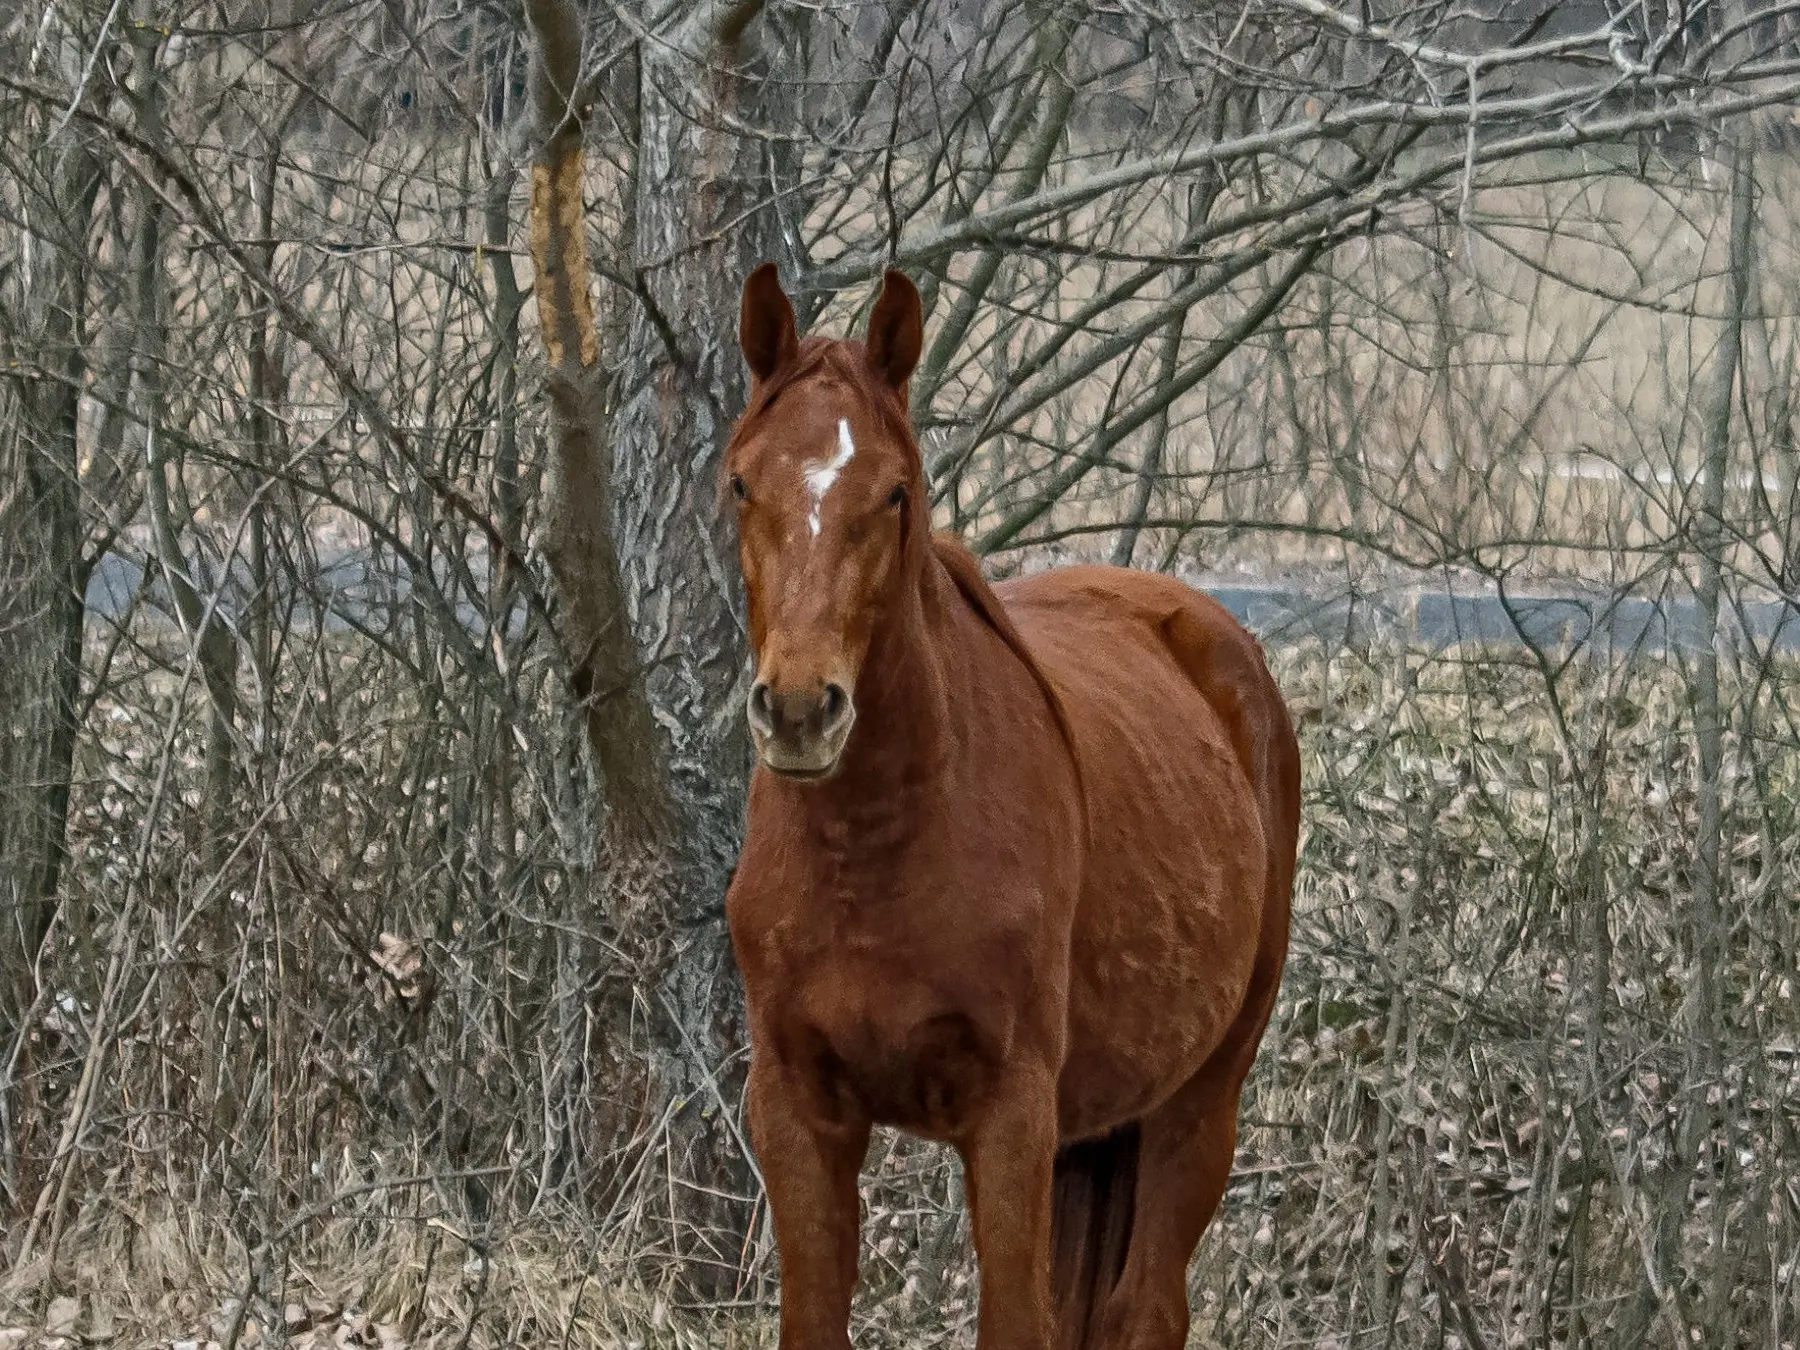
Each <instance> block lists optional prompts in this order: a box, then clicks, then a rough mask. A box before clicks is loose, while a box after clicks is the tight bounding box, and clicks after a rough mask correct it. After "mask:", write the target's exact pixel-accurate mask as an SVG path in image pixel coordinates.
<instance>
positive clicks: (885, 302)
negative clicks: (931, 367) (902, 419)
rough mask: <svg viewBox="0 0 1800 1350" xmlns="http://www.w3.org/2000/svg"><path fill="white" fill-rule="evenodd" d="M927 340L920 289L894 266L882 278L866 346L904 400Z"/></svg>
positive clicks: (877, 370)
mask: <svg viewBox="0 0 1800 1350" xmlns="http://www.w3.org/2000/svg"><path fill="white" fill-rule="evenodd" d="M924 342H925V316H924V312H923V311H922V310H921V308H920V306H919V291H918V288H917V287H915V286H914V285H913V284H912V282H910V281H909V280H907V278H906V274H905V273H904V272H896V271H894V270H893V269H891V268H890V269H889V270H888V273H887V275H886V276H884V277H883V278H882V279H881V298H880V299H879V300H877V301H876V302H875V312H874V313H872V314H870V315H869V336H868V338H867V339H866V340H865V341H864V344H863V346H864V348H865V349H866V350H867V352H868V354H869V364H870V365H871V366H873V367H874V368H875V373H876V374H878V375H880V376H881V377H882V378H883V379H885V380H886V381H887V382H888V383H889V384H890V385H892V386H893V387H894V388H895V389H897V390H898V391H899V392H900V399H901V402H905V401H906V381H907V380H908V378H910V377H911V375H912V373H913V367H914V366H916V365H918V364H919V349H920V348H921V347H922V346H923V345H924Z"/></svg>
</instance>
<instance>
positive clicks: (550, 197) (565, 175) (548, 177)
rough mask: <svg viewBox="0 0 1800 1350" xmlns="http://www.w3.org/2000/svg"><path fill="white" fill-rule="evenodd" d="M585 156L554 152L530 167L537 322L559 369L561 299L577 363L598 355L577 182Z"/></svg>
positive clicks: (562, 355) (591, 360)
mask: <svg viewBox="0 0 1800 1350" xmlns="http://www.w3.org/2000/svg"><path fill="white" fill-rule="evenodd" d="M584 167H585V156H584V155H583V154H582V152H581V151H580V150H579V149H576V150H574V151H572V152H571V153H569V154H566V155H559V156H558V157H557V159H556V161H555V162H554V163H551V164H541V163H540V164H533V165H532V166H531V261H532V265H533V267H534V268H535V269H536V272H537V275H536V278H535V281H534V284H533V290H534V291H535V292H536V293H537V302H538V322H539V326H540V327H541V328H542V330H543V334H544V351H545V354H546V355H547V356H548V357H549V359H550V366H551V369H553V370H554V369H560V368H561V367H562V365H563V362H564V360H565V359H566V357H567V355H568V353H567V349H566V347H565V345H564V340H565V338H566V337H567V334H566V332H565V331H564V326H563V323H564V313H565V310H564V300H563V297H562V296H561V295H559V294H558V292H559V290H566V291H567V314H568V317H569V318H572V319H573V320H574V323H575V332H576V335H577V337H578V340H579V343H580V347H581V364H582V365H583V366H584V367H587V366H592V365H593V364H594V363H595V362H596V361H598V360H599V359H600V338H599V335H598V333H597V332H596V331H595V328H594V298H593V296H592V295H591V294H590V293H589V291H588V264H587V231H586V220H585V216H584V214H583V202H582V197H581V183H582V178H583V169H584Z"/></svg>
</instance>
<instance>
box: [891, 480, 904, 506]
mask: <svg viewBox="0 0 1800 1350" xmlns="http://www.w3.org/2000/svg"><path fill="white" fill-rule="evenodd" d="M888 505H889V506H904V505H906V484H905V483H902V484H900V486H899V487H897V488H895V489H894V490H893V491H892V492H890V493H888Z"/></svg>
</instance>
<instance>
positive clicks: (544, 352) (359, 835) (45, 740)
mask: <svg viewBox="0 0 1800 1350" xmlns="http://www.w3.org/2000/svg"><path fill="white" fill-rule="evenodd" d="M1797 10H1800V7H1797V6H1795V5H1793V4H1791V3H1787V0H1755V2H1754V3H1749V2H1748V0H1693V3H1688V4H1671V3H1669V0H1632V3H1617V4H1615V3H1610V0H1608V2H1607V3H1595V2H1593V0H1581V3H1570V4H1550V3H1548V0H1495V3H1493V4H1491V5H1487V6H1479V5H1459V4H1450V3H1426V4H1401V3H1381V4H1372V5H1371V4H1363V5H1360V6H1355V5H1348V4H1346V5H1344V6H1342V7H1339V6H1337V5H1336V4H1334V3H1333V0H1240V3H1234V4H1229V5H1216V6H1215V5H1210V4H1197V5H1169V4H1163V3H1160V2H1159V0H1118V2H1117V3H1113V4H1107V5H1099V6H1091V5H1072V4H1071V5H1064V4H1060V3H1058V2H1057V0H982V2H981V3H971V2H969V0H963V2H962V3H954V2H953V0H895V3H892V4H888V5H877V4H868V5H857V4H849V5H837V6H820V5H808V4H804V3H799V2H798V0H739V3H736V4H725V3H722V2H718V3H708V4H700V5H691V6H681V5H670V6H657V5H638V4H636V3H635V0H595V2H594V3H591V4H589V5H587V6H585V7H583V6H582V5H581V4H580V3H578V0H527V3H525V5H524V7H523V9H520V8H518V7H516V6H515V5H513V4H512V3H510V0H508V3H477V2H476V0H326V2H325V3H322V4H319V5H310V4H301V3H295V0H244V2H243V3H238V2H237V0H191V3H177V2H175V0H162V3H157V4H152V3H148V2H147V0H32V2H31V3H25V4H22V5H17V6H13V7H9V8H8V9H6V10H5V11H4V13H0V156H3V157H4V169H3V171H0V361H3V362H4V371H3V378H0V463H3V464H4V473H3V474H0V706H4V708H5V711H6V734H5V737H4V739H0V896H3V898H4V906H5V907H4V911H3V916H4V927H3V930H0V1214H3V1215H4V1216H5V1219H4V1225H3V1229H4V1238H3V1239H0V1345H4V1346H5V1347H6V1350H19V1347H22V1346H25V1345H30V1344H36V1343H38V1342H39V1341H40V1340H41V1341H42V1343H43V1344H44V1345H45V1346H47V1347H50V1350H66V1347H68V1346H69V1345H70V1344H71V1343H72V1341H73V1340H74V1339H76V1338H81V1339H87V1340H91V1341H95V1342H109V1341H114V1340H117V1341H120V1342H124V1343H130V1344H145V1345H148V1344H152V1343H157V1342H162V1343H167V1342H168V1341H170V1340H171V1339H173V1340H177V1341H181V1340H187V1341H195V1342H198V1343H201V1344H204V1343H207V1342H217V1343H218V1344H219V1345H220V1346H221V1347H223V1348H224V1350H238V1347H249V1346H254V1345H256V1344H257V1343H259V1342H284V1341H291V1342H294V1343H296V1344H301V1343H303V1344H306V1345H310V1346H318V1347H321V1350H322V1348H323V1347H324V1346H325V1345H326V1344H327V1343H330V1344H332V1345H335V1346H338V1347H348V1346H350V1345H353V1344H354V1345H368V1346H376V1345H379V1346H381V1347H382V1350H399V1347H401V1346H402V1345H409V1344H413V1343H418V1344H427V1343H429V1344H434V1345H443V1346H453V1347H456V1348H457V1350H463V1347H468V1346H488V1345H499V1344H503V1343H512V1342H515V1341H518V1342H524V1341H529V1342H531V1343H533V1344H560V1345H562V1346H565V1347H568V1346H575V1345H579V1346H582V1347H587V1346H601V1345H605V1346H614V1345H619V1346H642V1345H662V1344H680V1345H688V1344H696V1345H697V1344H709V1345H717V1344H729V1345H745V1346H762V1345H769V1344H772V1343H773V1318H772V1316H771V1309H772V1305H773V1300H774V1298H775V1296H776V1283H775V1274H776V1272H775V1268H774V1255H773V1252H772V1249H771V1242H770V1237H769V1233H768V1230H767V1224H766V1218H765V1215H764V1213H763V1211H762V1208H761V1207H760V1205H759V1203H758V1181H757V1176H756V1171H755V1167H754V1163H753V1162H752V1161H751V1159H750V1158H749V1157H747V1156H746V1153H745V1150H744V1147H743V1128H742V1122H741V1118H740V1112H739V1102H738V1090H739V1085H740V1082H741V1076H742V1071H743V1065H744V1059H743V1048H742V1043H741V1028H740V1027H739V1025H738V1021H737V1011H736V1001H735V992H734V985H733V980H732V976H731V971H730V968H729V962H728V959H727V957H726V953H725V947H724V942H723V934H722V930H721V920H720V901H721V896H722V891H723V885H724V880H725V878H726V877H727V876H728V874H729V869H730V866H731V860H732V856H733V851H734V845H735V832H736V829H737V826H738V813H739V809H740V805H741V794H742V788H743V783H744V779H745V773H746V767H747V758H746V752H745V746H744V743H743V738H742V732H741V729H740V723H739V718H738V706H739V699H740V696H741V685H740V681H741V679H742V677H743V674H744V670H745V663H744V651H743V635H742V632H741V626H740V610H739V603H740V602H739V597H738V592H737V588H736V584H735V581H734V577H733V571H734V566H735V562H734V558H735V554H734V545H733V541H732V538H731V534H730V526H729V521H728V519H727V518H726V516H725V515H723V514H722V513H720V512H719V510H718V509H717V498H716V485H715V482H714V478H715V469H716V463H717V455H718V451H719V449H720V447H721V444H722V441H723V438H724V435H725V433H726V430H727V428H728V427H729V424H730V421H731V419H732V417H733V416H734V415H735V413H736V411H737V408H738V406H739V401H740V399H741V397H742V394H743V384H742V374H741V370H740V362H739V358H738V356H737V352H736V347H735V342H734V332H735V317H736V303H737V288H738V285H739V283H740V281H741V278H742V277H743V275H744V273H745V272H746V271H747V270H748V268H749V267H750V266H751V265H753V264H754V263H756V262H758V261H760V260H762V259H764V258H773V259H776V260H777V261H779V262H780V264H781V265H782V268H783V271H784V274H785V277H786V279H787V282H788V285H789V288H790V290H791V291H792V292H793V293H795V295H796V296H797V297H798V299H799V302H800V304H801V306H802V310H803V314H802V319H803V322H813V323H817V324H820V325H824V326H826V327H827V328H829V329H832V330H834V331H843V330H845V329H846V328H848V327H849V326H851V325H852V324H854V323H855V322H857V320H858V318H859V315H860V313H861V311H862V308H863V307H864V306H865V305H866V303H867V301H868V299H869V298H870V296H871V294H872V289H873V286H872V282H873V280H874V278H875V277H876V276H877V275H878V274H879V271H880V269H881V267H882V266H884V265H898V266H902V267H904V268H906V269H907V270H908V271H909V272H910V273H911V274H912V275H913V276H914V277H915V278H917V279H918V280H919V282H920V284H921V286H922V289H923V290H924V292H925V295H926V300H927V304H928V306H929V309H928V314H929V318H928V333H927V350H926V355H925V359H924V361H923V363H922V365H921V368H920V372H919V374H918V376H917V377H916V379H915V382H914V387H913V400H914V405H915V409H916V411H917V415H918V418H919V421H920V426H921V437H922V443H923V444H924V447H925V450H926V453H927V456H928V461H929V464H930V467H931V473H932V479H933V482H934V484H935V485H936V493H935V496H936V502H935V508H936V511H937V515H938V519H939V523H940V524H941V525H944V526H946V527H954V528H956V529H958V530H959V531H961V532H962V534H963V535H964V537H965V538H967V539H968V540H969V541H970V542H971V543H972V544H973V545H975V546H976V547H977V548H978V549H979V550H980V551H981V552H982V553H983V554H985V555H986V556H987V558H988V560H989V566H990V568H991V569H992V570H993V571H994V572H995V573H996V574H1001V573H1005V572H1008V571H1013V570H1017V569H1021V568H1030V567H1036V566H1042V565H1046V564H1049V563H1054V562H1058V561H1064V560H1068V559H1071V558H1100V559H1111V560H1114V561H1118V562H1129V563H1131V564H1133V565H1136V566H1141V567H1156V568H1165V569H1173V570H1178V571H1180V572H1181V573H1182V574H1183V575H1186V576H1190V577H1193V578H1195V579H1197V580H1202V581H1204V580H1208V579H1211V580H1215V581H1216V580H1227V581H1233V582H1236V581H1239V580H1242V579H1245V578H1249V579H1264V580H1266V579H1271V578H1278V579H1282V580H1283V581H1284V583H1285V584H1286V585H1288V586H1290V587H1292V588H1297V589H1299V590H1301V591H1303V592H1306V593H1309V594H1316V595H1317V596H1318V597H1319V598H1320V600H1321V601H1328V600H1342V599H1344V598H1346V597H1347V598H1350V599H1352V600H1357V601H1360V600H1361V599H1362V598H1364V597H1370V596H1376V595H1379V594H1381V593H1383V591H1384V589H1385V588H1392V587H1394V586H1414V587H1430V588H1439V589H1443V588H1449V589H1457V588H1461V589H1463V590H1471V589H1472V590H1482V591H1486V592H1489V593H1494V594H1497V595H1499V596H1500V597H1501V602H1502V604H1506V603H1508V602H1509V598H1511V597H1517V596H1520V595H1529V594H1534V593H1543V592H1556V593H1562V592H1576V593H1580V594H1582V595H1584V596H1587V597H1589V599H1590V600H1591V601H1592V602H1593V603H1595V604H1596V605H1598V606H1599V607H1600V608H1602V609H1606V608H1607V607H1615V608H1618V609H1620V610H1622V609H1623V608H1624V607H1626V606H1630V605H1634V604H1639V603H1640V602H1646V601H1648V602H1655V603H1656V604H1658V605H1668V604H1674V603H1677V602H1679V603H1683V604H1687V605H1689V606H1691V611H1692V612H1693V613H1694V614H1697V615H1698V623H1699V640H1697V641H1692V642H1686V643H1679V642H1669V643H1661V644H1657V643H1642V642H1639V643H1633V642H1610V643H1599V642H1584V641H1580V640H1578V638H1579V635H1577V640H1574V641H1569V642H1560V643H1556V644H1550V643H1547V642H1545V641H1543V640H1542V639H1541V637H1540V636H1539V635H1538V634H1536V633H1535V632H1534V631H1530V630H1528V628H1527V626H1526V625H1523V624H1521V625H1520V631H1519V632H1518V633H1517V634H1515V635H1514V638H1515V640H1512V641H1500V642H1492V643H1463V644H1458V645H1454V646H1449V647H1445V646H1443V645H1442V644H1417V643H1413V644H1409V643H1407V642H1405V641H1396V640H1369V639H1367V638H1366V636H1364V637H1358V636H1356V635H1354V634H1352V635H1351V637H1350V639H1349V640H1345V641H1325V640H1321V639H1319V638H1318V637H1317V636H1301V635H1293V634H1289V635H1281V634H1270V635H1269V636H1268V645H1269V649H1270V654H1271V660H1272V661H1273V663H1274V665H1275V666H1276V668H1277V671H1278V674H1279V676H1280V678H1281V680H1282V682H1283V684H1284V687H1285V688H1286V689H1287V690H1288V691H1289V694H1290V698H1291V701H1292V705H1293V707H1294V710H1295V712H1296V716H1297V720H1298V721H1299V723H1300V725H1301V732H1302V740H1303V745H1304V751H1305V756H1306V781H1307V798H1306V800H1307V820H1306V831H1305V834H1304V836H1303V851H1302V857H1301V873H1300V879H1299V882H1298V890H1297V895H1296V904H1297V925H1296V931H1295V945H1294V950H1293V954H1292V958H1291V962H1290V966H1289V970H1288V975H1287V980H1286V985H1285V993H1284V998H1283V1001H1282V1004H1281V1007H1280V1010H1279V1012H1278V1014H1277V1018H1276V1023H1275V1026H1274V1027H1273V1028H1272V1030H1271V1034H1270V1036H1269V1039H1268V1042H1267V1043H1266V1045H1265V1049H1264V1054H1263V1058H1262V1061H1261V1063H1260V1064H1259V1066H1258V1069H1257V1071H1256V1073H1255V1074H1254V1075H1253V1077H1252V1080H1251V1086H1250V1092H1249V1096H1248V1098H1247V1105H1246V1113H1245V1114H1246V1129H1245V1131H1244V1135H1243V1138H1242V1141H1241V1152H1240V1157H1239V1170H1238V1173H1237V1177H1236V1180H1235V1183H1234V1186H1233V1189H1232V1191H1231V1194H1230V1197H1229V1199H1228V1201H1227V1205H1226V1208H1225V1211H1224V1212H1223V1214H1222V1216H1221V1219H1220V1221H1219V1222H1218V1224H1217V1225H1216V1226H1215V1228H1214V1230H1213V1232H1212V1234H1211V1235H1210V1236H1209V1238H1208V1239H1207V1241H1206V1243H1205V1244H1204V1246H1203V1248H1202V1253H1201V1257H1200V1259H1199V1260H1197V1261H1196V1264H1195V1267H1194V1270H1193V1272H1192V1281H1193V1298H1194V1304H1195V1308H1196V1311H1197V1316H1196V1338H1197V1343H1198V1344H1202V1345H1208V1346H1211V1345H1218V1346H1225V1345H1232V1346H1268V1347H1275V1346H1302V1345H1305V1346H1320V1347H1337V1350H1350V1348H1351V1347H1367V1346H1441V1347H1449V1346H1458V1347H1464V1348H1465V1350H1479V1348H1480V1347H1500V1346H1551V1345H1555V1346H1562V1345H1570V1346H1587V1345H1593V1346H1636V1345H1639V1344H1643V1345H1650V1346H1660V1347H1673V1346H1676V1345H1681V1346H1687V1345H1704V1346H1709V1347H1712V1346H1717V1347H1737V1346H1744V1347H1759V1348H1763V1347H1766V1348H1767V1350H1792V1347H1794V1346H1795V1345H1797V1344H1800V1163H1797V1162H1796V1160H1797V1159H1800V1001H1797V1000H1796V997H1795V985H1796V982H1797V981H1800V968H1797V962H1800V912H1797V907H1796V903H1795V879H1796V857H1795V852H1796V847H1797V844H1796V816H1797V814H1800V732H1797V727H1796V715H1797V713H1800V688H1797V685H1796V679H1797V675H1800V672H1797V671H1796V666H1795V657H1794V654H1793V646H1792V643H1791V641H1790V642H1789V643H1788V645H1787V646H1786V647H1785V648H1784V646H1783V643H1782V641H1781V640H1780V637H1779V634H1774V635H1772V634H1771V633H1770V632H1769V631H1768V630H1767V628H1766V626H1763V627H1759V626H1758V625H1757V624H1754V623H1747V622H1744V621H1743V618H1744V616H1745V615H1746V614H1748V613H1749V612H1750V608H1751V607H1752V606H1757V605H1764V606H1766V605H1768V604H1770V603H1771V602H1775V601H1780V600H1781V599H1783V598H1784V597H1786V596H1788V595H1789V594H1791V593H1792V592H1793V590H1794V589H1795V586H1796V581H1797V578H1800V551H1797V547H1796V542H1797V541H1796V526H1795V520H1796V509H1797V507H1800V498H1797V496H1796V492H1797V478H1800V455H1797V452H1796V447H1795V439H1794V437H1795V425H1796V418H1795V411H1796V410H1795V408H1794V406H1793V400H1794V394H1795V391H1796V389H1797V387H1800V380H1797V368H1800V314H1797V312H1796V305H1795V302H1794V297H1795V295H1796V294H1800V256H1797V254H1796V249H1795V243H1794V241H1795V239H1796V238H1800V233H1797V230H1796V225H1797V221H1796V212H1800V166H1797V165H1796V147H1797V145H1800V140H1797V137H1800V131H1797V130H1796V126H1795V115H1794V108H1795V106H1796V100H1795V96H1796V94H1797V93H1800V45H1797V44H1796V41H1795V37H1796V29H1797V25H1800V12H1797ZM534 254H535V256H534ZM1508 612H1511V611H1508ZM1758 612H1762V613H1767V612H1769V611H1768V610H1766V609H1765V610H1761V611H1758ZM1789 618H1790V619H1791V622H1792V623H1793V624H1795V625H1800V613H1795V614H1791V615H1790V616H1789ZM971 903H979V897H971ZM865 1175H866V1180H867V1188H866V1192H865V1198H866V1213H867V1220H868V1222H867V1225H866V1239H867V1245H866V1249H865V1251H864V1254H863V1267H864V1272H865V1278H864V1284H863V1288H862V1291H861V1293H860V1294H859V1302H858V1305H857V1306H858V1312H857V1321H856V1328H855V1330H856V1334H857V1336H858V1339H859V1341H860V1342H861V1343H866V1344H884V1345H885V1344H895V1345H900V1344H912V1343H915V1342H920V1341H924V1342H927V1343H935V1342H937V1341H939V1340H941V1339H942V1338H943V1337H944V1336H945V1335H946V1334H947V1335H948V1336H949V1337H950V1338H951V1339H952V1340H953V1341H955V1342H956V1343H961V1344H966V1343H968V1341H969V1339H970V1337H971V1335H972V1325H973V1323H972V1313H973V1307H974V1299H975V1290H974V1288H973V1287H972V1284H971V1275H970V1263H969V1253H968V1249H967V1239H966V1233H965V1228H964V1224H963V1219H962V1214H961V1208H960V1204H959V1200H958V1180H957V1176H956V1174H955V1169H954V1167H953V1165H952V1164H951V1163H950V1162H949V1161H948V1160H947V1159H946V1157H945V1156H943V1155H942V1154H941V1153H940V1152H938V1151H936V1150H934V1149H929V1148H922V1147H918V1146H915V1145H911V1144H908V1143H907V1142H905V1141H903V1140H900V1139H898V1138H895V1137H892V1136H884V1137H882V1138H880V1139H878V1142H877V1144H876V1146H875V1148H874V1150H873V1152H872V1155H871V1157H870V1159H869V1164H868V1168H867V1171H866V1174H865Z"/></svg>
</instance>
